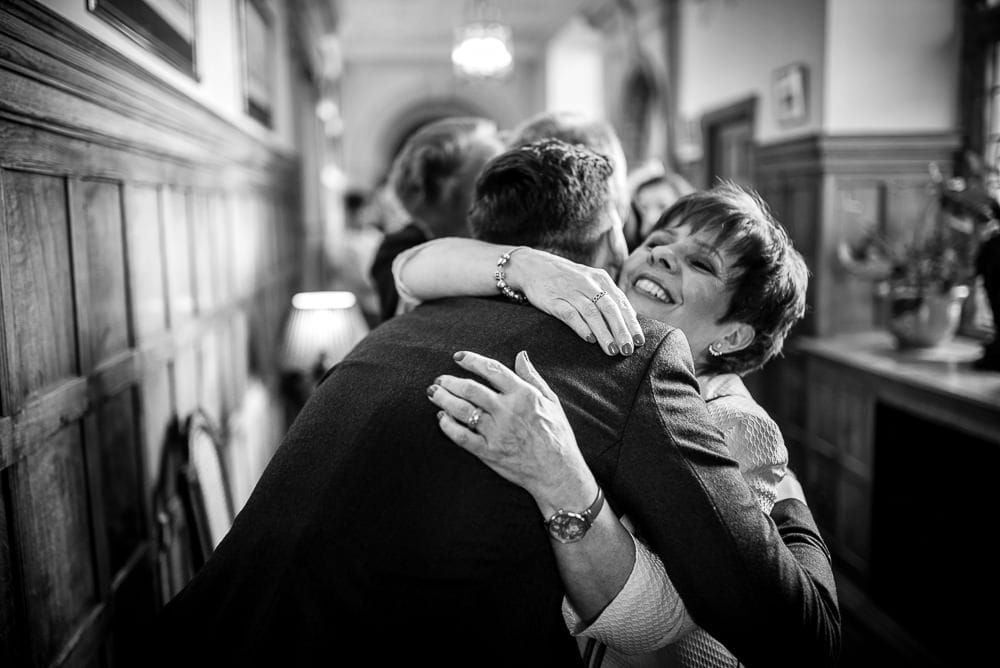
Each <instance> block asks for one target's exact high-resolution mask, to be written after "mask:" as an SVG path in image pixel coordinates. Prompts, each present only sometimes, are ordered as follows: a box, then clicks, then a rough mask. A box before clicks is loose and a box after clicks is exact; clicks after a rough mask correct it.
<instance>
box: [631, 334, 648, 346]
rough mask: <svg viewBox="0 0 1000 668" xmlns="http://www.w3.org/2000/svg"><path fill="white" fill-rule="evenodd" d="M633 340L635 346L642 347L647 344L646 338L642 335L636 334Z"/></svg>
mask: <svg viewBox="0 0 1000 668" xmlns="http://www.w3.org/2000/svg"><path fill="white" fill-rule="evenodd" d="M632 340H633V341H635V345H637V346H641V345H642V344H644V343H645V342H646V337H644V336H643V335H642V334H636V335H635V336H633V337H632Z"/></svg>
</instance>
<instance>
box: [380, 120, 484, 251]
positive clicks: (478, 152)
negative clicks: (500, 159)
mask: <svg viewBox="0 0 1000 668" xmlns="http://www.w3.org/2000/svg"><path fill="white" fill-rule="evenodd" d="M502 150H503V144H502V143H501V141H500V138H499V136H498V131H497V127H496V124H494V123H493V121H490V120H488V119H485V118H474V117H468V118H467V117H456V118H446V119H443V120H440V121H435V122H433V123H429V124H428V125H425V126H424V127H422V128H420V129H419V130H417V132H415V133H414V134H413V135H412V136H411V137H410V138H409V139H407V141H406V143H405V144H404V145H403V148H402V149H401V150H400V152H399V155H398V156H396V159H395V160H394V161H393V164H392V170H391V172H390V175H389V183H390V185H391V187H392V189H393V191H394V192H395V194H396V198H397V199H398V200H399V202H400V203H401V204H402V205H403V207H404V208H405V209H406V211H407V213H409V214H410V215H411V216H412V217H413V218H414V219H415V220H416V221H418V222H419V223H420V224H422V225H423V226H424V227H425V228H426V229H427V231H428V232H429V233H430V234H431V235H432V236H434V237H445V236H468V226H467V222H466V221H467V215H468V211H469V205H470V204H471V201H472V190H473V187H474V185H475V181H476V177H477V176H478V175H479V172H480V171H481V170H482V167H483V165H485V164H486V162H487V161H489V160H490V158H492V157H494V156H496V155H497V154H499V153H500V152H501V151H502Z"/></svg>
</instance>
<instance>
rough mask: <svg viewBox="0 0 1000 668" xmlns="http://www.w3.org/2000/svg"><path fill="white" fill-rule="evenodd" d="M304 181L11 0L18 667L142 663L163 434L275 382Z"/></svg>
mask: <svg viewBox="0 0 1000 668" xmlns="http://www.w3.org/2000/svg"><path fill="white" fill-rule="evenodd" d="M296 178H297V174H296V163H295V161H294V160H293V159H291V158H290V157H288V156H283V155H280V154H278V153H276V152H275V151H274V150H273V149H271V148H269V147H268V146H267V145H265V144H264V143H262V142H261V141H259V140H258V139H255V138H253V137H251V136H250V135H248V134H247V133H246V132H243V131H241V130H239V129H237V128H236V127H235V126H233V125H232V124H230V123H228V122H226V121H224V120H223V119H221V118H219V117H218V116H216V115H214V114H213V113H211V112H210V111H208V110H206V109H205V108H203V107H201V106H200V105H198V104H196V103H194V102H192V101H191V100H190V99H189V98H187V97H185V96H183V95H182V94H180V93H178V92H176V91H174V90H172V89H169V88H167V87H165V86H164V85H163V84H162V83H160V82H159V81H157V80H155V79H154V78H153V77H151V76H149V75H148V74H147V73H146V72H145V71H143V70H141V69H140V68H138V67H137V66H135V65H133V64H132V63H131V62H129V61H127V60H125V59H124V58H122V57H121V56H120V55H118V54H117V53H115V52H113V51H111V50H110V49H108V48H106V47H105V46H103V45H102V44H101V43H99V42H97V41H95V40H94V39H93V38H91V37H90V36H88V35H87V34H85V33H84V32H82V31H80V30H78V29H76V28H74V27H73V26H71V25H69V24H68V23H66V22H64V21H63V20H62V19H60V18H59V17H57V16H56V15H54V14H52V13H50V12H49V11H48V10H45V9H44V8H42V7H41V6H39V5H36V4H34V3H32V2H28V1H25V0H17V1H5V2H3V3H2V4H0V189H2V190H0V323H2V326H0V492H2V494H0V665H3V666H43V665H45V666H48V665H71V666H77V665H83V666H131V665H141V661H140V660H139V659H137V656H138V654H137V651H138V648H137V647H136V643H137V639H138V632H139V630H140V629H141V628H142V625H143V624H144V623H145V622H146V621H148V619H149V618H150V617H151V615H152V614H153V613H154V611H155V610H156V609H157V607H158V606H159V605H161V604H162V601H161V600H160V599H161V598H162V596H160V595H159V591H160V589H159V583H158V582H157V574H156V554H155V552H156V545H155V544H154V538H155V530H154V526H155V522H154V518H153V517H152V509H151V494H152V489H153V486H154V485H155V482H156V477H157V473H158V466H159V461H160V453H161V449H162V446H163V443H164V439H165V437H166V434H167V430H168V427H169V425H170V423H171V420H173V419H174V418H180V419H183V418H184V417H186V416H187V415H188V414H189V413H190V412H191V411H192V410H193V409H194V408H195V407H196V406H200V407H203V408H204V409H206V410H207V411H208V413H209V414H211V415H212V416H214V417H215V419H216V420H217V421H218V422H219V423H220V424H221V425H225V424H226V421H227V419H228V418H229V417H230V416H232V415H233V414H234V413H236V412H237V411H238V410H239V409H240V406H241V404H242V402H243V400H244V395H245V393H246V389H247V386H248V383H249V382H251V380H252V379H254V378H261V379H264V381H265V382H268V381H269V379H273V378H274V376H275V369H274V364H275V362H274V357H275V356H274V352H275V350H276V343H277V338H278V336H279V332H280V327H281V323H282V319H283V317H284V315H285V309H286V308H287V304H288V303H289V297H290V294H291V292H292V291H293V290H294V288H295V287H296V284H297V280H298V267H299V266H300V264H301V263H300V261H299V260H300V257H301V253H300V250H299V244H300V241H301V239H302V234H301V229H300V206H299V202H298V201H297V189H296ZM276 415H280V413H276Z"/></svg>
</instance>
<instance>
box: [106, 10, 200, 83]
mask: <svg viewBox="0 0 1000 668" xmlns="http://www.w3.org/2000/svg"><path fill="white" fill-rule="evenodd" d="M87 9H88V10H90V12H91V13H92V14H94V15H95V16H98V17H100V18H101V19H102V20H104V21H105V22H107V23H108V24H110V25H112V26H114V27H115V28H117V29H118V30H119V31H121V32H122V33H123V34H125V35H126V36H128V37H129V38H130V39H131V40H132V41H134V42H136V43H137V44H139V45H141V46H143V47H144V48H146V49H147V50H149V51H151V52H153V53H155V54H156V55H158V56H159V57H160V58H162V59H163V60H165V61H167V62H168V63H170V64H171V65H173V66H174V67H176V68H177V69H179V70H180V71H181V72H184V73H185V74H187V75H188V76H190V77H191V78H193V79H195V80H197V79H198V69H197V60H196V56H197V48H196V47H197V45H196V39H195V35H196V34H197V21H196V15H197V11H196V10H197V0H87Z"/></svg>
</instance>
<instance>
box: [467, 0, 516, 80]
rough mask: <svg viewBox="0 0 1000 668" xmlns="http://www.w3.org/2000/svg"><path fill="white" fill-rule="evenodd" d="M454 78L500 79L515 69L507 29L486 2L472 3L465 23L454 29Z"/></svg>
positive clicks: (490, 5) (497, 14)
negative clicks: (455, 76) (455, 75)
mask: <svg viewBox="0 0 1000 668" xmlns="http://www.w3.org/2000/svg"><path fill="white" fill-rule="evenodd" d="M451 62H452V65H454V68H455V74H457V75H458V76H460V77H462V78H466V79H503V78H506V77H507V76H508V75H509V74H510V73H511V71H512V70H513V68H514V55H513V47H512V39H511V30H510V26H508V25H506V24H504V23H503V22H502V21H501V20H500V11H499V10H498V9H497V8H496V7H495V6H494V5H493V3H492V2H489V1H488V0H472V2H471V3H470V8H469V11H468V12H467V20H466V22H465V23H464V24H463V25H461V26H459V27H458V28H456V29H455V44H454V47H453V48H452V51H451Z"/></svg>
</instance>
